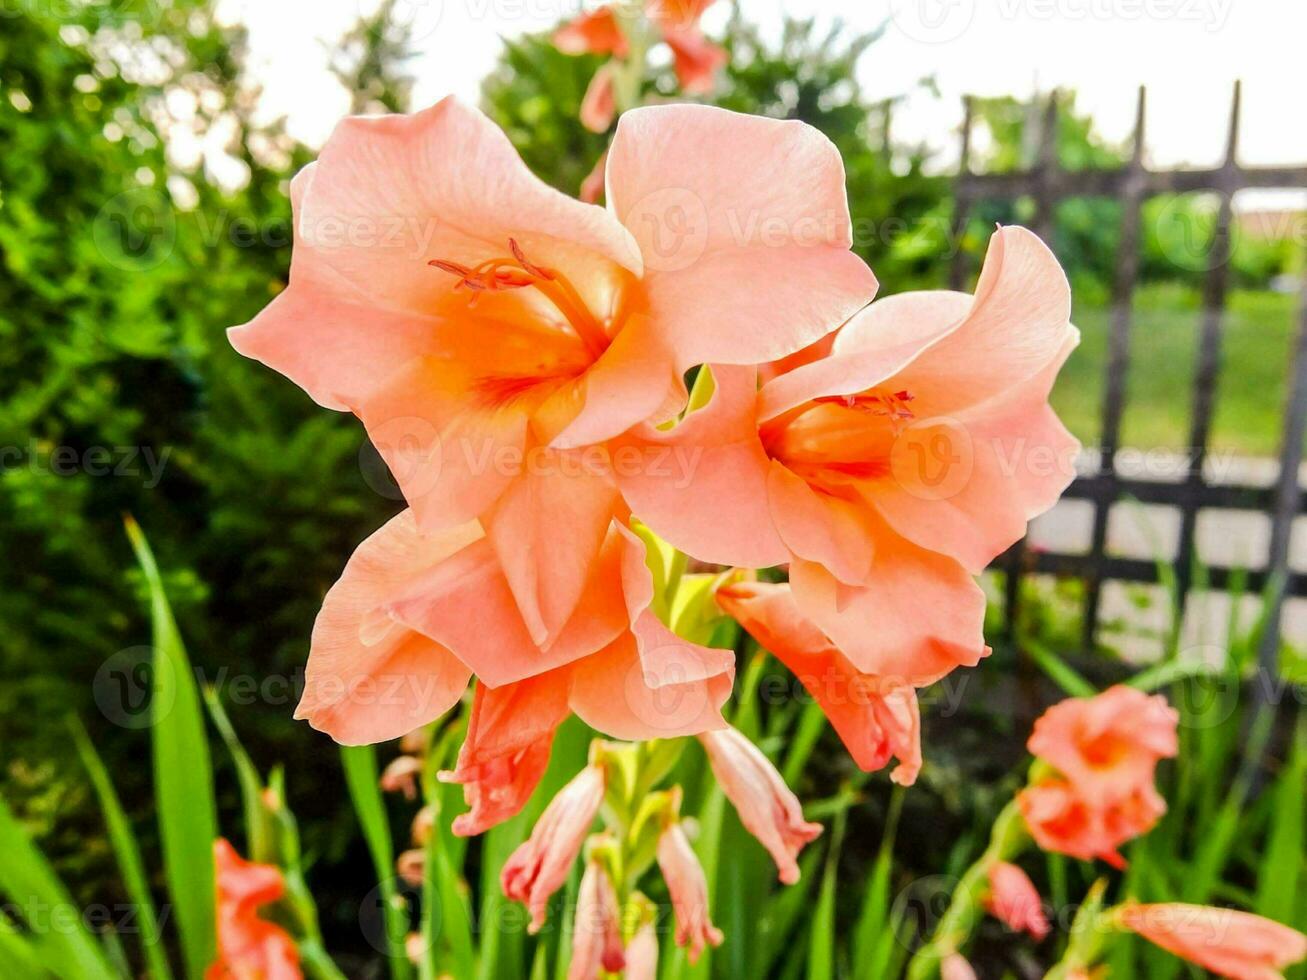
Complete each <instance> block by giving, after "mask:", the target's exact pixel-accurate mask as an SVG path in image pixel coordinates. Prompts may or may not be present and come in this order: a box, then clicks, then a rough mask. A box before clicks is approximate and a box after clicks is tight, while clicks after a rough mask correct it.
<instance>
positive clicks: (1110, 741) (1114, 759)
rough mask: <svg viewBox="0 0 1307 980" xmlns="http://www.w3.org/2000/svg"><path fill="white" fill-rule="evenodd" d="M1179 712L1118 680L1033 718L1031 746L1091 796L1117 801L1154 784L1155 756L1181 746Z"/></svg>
mask: <svg viewBox="0 0 1307 980" xmlns="http://www.w3.org/2000/svg"><path fill="white" fill-rule="evenodd" d="M1179 720H1180V716H1179V714H1178V713H1177V712H1176V711H1175V709H1174V708H1172V707H1171V706H1170V705H1168V704H1167V703H1166V698H1164V697H1162V696H1161V695H1159V694H1154V695H1149V694H1145V693H1144V692H1143V691H1138V690H1135V689H1134V688H1132V687H1125V686H1123V685H1117V686H1116V687H1112V688H1109V689H1108V690H1106V691H1104V692H1103V693H1102V694H1099V695H1097V696H1095V697H1092V698H1067V699H1066V700H1064V701H1061V702H1059V703H1058V704H1055V705H1053V707H1051V708H1049V709H1048V710H1047V711H1046V712H1044V714H1043V715H1042V716H1041V717H1040V718H1039V720H1038V721H1036V722H1035V727H1034V730H1033V732H1032V733H1031V735H1030V740H1029V742H1028V743H1027V747H1028V748H1029V749H1030V752H1031V754H1032V755H1035V756H1037V757H1039V758H1040V759H1043V760H1044V761H1045V762H1047V763H1048V764H1049V765H1051V766H1052V767H1053V768H1054V769H1056V770H1057V771H1058V772H1059V773H1061V774H1062V775H1063V776H1064V777H1066V779H1067V780H1069V781H1070V782H1071V784H1072V785H1073V786H1074V787H1075V790H1076V792H1077V793H1078V794H1079V795H1080V796H1082V797H1084V798H1085V799H1086V800H1088V801H1091V802H1099V801H1101V802H1109V803H1110V802H1114V801H1116V800H1120V799H1122V798H1125V797H1127V796H1130V795H1131V794H1133V793H1134V792H1135V791H1136V790H1137V789H1138V788H1139V787H1140V786H1142V785H1150V784H1151V783H1152V781H1153V772H1154V770H1155V769H1156V767H1157V761H1158V760H1159V759H1163V758H1169V757H1171V756H1174V755H1175V754H1176V752H1177V751H1178V748H1179V742H1178V740H1177V737H1176V725H1177V724H1178V723H1179Z"/></svg>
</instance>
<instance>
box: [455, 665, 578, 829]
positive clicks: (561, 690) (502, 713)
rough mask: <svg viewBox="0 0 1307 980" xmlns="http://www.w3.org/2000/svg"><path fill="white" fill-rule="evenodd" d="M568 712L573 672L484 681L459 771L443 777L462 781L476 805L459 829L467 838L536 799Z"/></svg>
mask: <svg viewBox="0 0 1307 980" xmlns="http://www.w3.org/2000/svg"><path fill="white" fill-rule="evenodd" d="M566 717H567V672H566V671H565V670H564V671H551V672H549V673H547V674H541V675H540V676H538V677H532V678H530V679H529V680H524V681H519V682H517V683H516V684H508V685H505V686H504V687H500V688H493V689H492V688H488V687H486V686H485V685H484V684H478V685H477V689H476V696H475V698H474V699H473V701H472V716H471V718H470V719H469V720H468V728H467V737H466V738H465V739H464V741H463V747H462V748H461V749H460V750H459V753H458V765H457V767H456V768H455V770H454V771H453V772H442V773H440V774H439V775H440V779H441V781H442V782H449V783H462V784H463V798H464V799H465V800H466V801H467V804H468V805H469V806H470V807H471V810H470V811H469V812H468V813H464V814H460V815H459V816H458V817H457V818H456V819H455V820H454V825H453V830H454V833H455V834H458V835H459V836H460V837H467V836H471V835H473V834H479V833H482V832H483V831H486V830H489V829H490V828H491V827H493V826H495V825H496V824H499V823H502V822H503V821H505V820H507V819H509V818H510V817H512V816H515V815H516V814H517V813H518V811H520V810H521V809H522V807H523V806H525V805H526V801H527V800H529V799H530V798H531V794H532V793H533V792H534V791H535V788H536V785H537V784H538V783H539V782H540V777H541V776H543V775H544V772H545V767H546V766H548V764H549V749H550V746H551V745H552V744H553V741H554V731H555V729H557V728H558V726H559V725H560V724H562V722H563V720H564V719H565V718H566Z"/></svg>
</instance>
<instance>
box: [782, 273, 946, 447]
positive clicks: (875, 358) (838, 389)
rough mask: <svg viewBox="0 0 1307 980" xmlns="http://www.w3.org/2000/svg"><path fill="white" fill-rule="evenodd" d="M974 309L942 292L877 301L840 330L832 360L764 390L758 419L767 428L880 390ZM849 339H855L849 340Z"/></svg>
mask: <svg viewBox="0 0 1307 980" xmlns="http://www.w3.org/2000/svg"><path fill="white" fill-rule="evenodd" d="M970 308H971V297H970V296H968V295H967V294H966V293H950V292H944V291H924V292H912V293H900V294H898V295H897V296H887V297H886V298H884V299H881V300H877V301H876V302H875V303H872V304H871V305H870V306H868V307H867V308H866V309H864V310H862V311H861V312H860V313H858V314H856V315H855V316H854V317H853V318H852V319H851V320H849V322H848V323H846V324H845V325H844V326H843V327H842V328H841V329H840V331H839V332H838V333H837V334H836V335H835V339H834V341H833V343H832V348H831V354H830V356H829V357H825V358H818V359H814V360H809V361H807V362H805V363H800V364H797V365H795V367H794V368H793V369H792V370H790V371H788V372H784V373H778V374H777V375H776V376H775V377H773V378H772V379H771V380H769V381H768V382H767V383H766V384H765V385H763V388H762V391H761V392H759V394H758V418H759V419H760V420H762V421H764V422H766V421H769V420H771V419H774V418H776V417H777V416H778V415H781V414H783V413H785V412H788V411H789V410H790V409H792V408H795V407H797V406H798V405H802V404H803V403H804V402H807V401H812V400H813V399H816V398H827V397H830V396H834V395H852V394H855V393H856V392H860V391H866V390H867V389H869V388H874V387H876V386H877V385H879V384H881V383H882V382H884V381H887V380H889V379H890V378H892V377H894V376H895V375H897V374H898V373H899V372H900V371H902V370H903V369H904V368H906V367H907V366H908V365H909V364H911V363H912V361H913V360H914V359H915V358H916V357H918V356H919V355H920V354H921V352H922V351H923V350H924V349H925V348H926V347H927V346H928V345H929V344H931V343H933V342H934V341H936V340H938V339H939V338H940V337H943V336H945V335H947V334H948V333H949V332H950V331H951V330H952V329H954V328H955V327H956V326H957V324H958V323H960V322H961V321H962V319H963V318H964V317H965V316H966V314H967V311H968V310H969V309H970ZM899 311H902V312H901V313H900V312H899ZM846 335H847V336H849V337H851V338H852V339H851V340H846V339H845V337H846Z"/></svg>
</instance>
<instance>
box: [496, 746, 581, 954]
mask: <svg viewBox="0 0 1307 980" xmlns="http://www.w3.org/2000/svg"><path fill="white" fill-rule="evenodd" d="M603 801H604V771H603V770H602V769H600V768H599V767H597V766H586V767H585V768H584V769H582V770H581V772H580V773H578V774H577V776H576V777H575V778H574V779H573V780H572V781H571V782H570V783H568V784H567V785H566V786H564V787H563V788H562V789H561V790H560V791H559V793H558V795H557V796H555V797H554V798H553V799H552V800H551V801H550V803H549V806H547V807H546V808H545V812H544V813H543V814H541V816H540V819H539V820H538V821H537V822H536V825H535V828H534V829H533V830H532V831H531V836H530V837H528V838H527V839H526V840H525V841H523V842H522V843H521V844H520V845H519V846H518V848H517V849H516V850H515V851H513V853H512V854H511V855H510V856H509V858H508V861H506V862H505V864H504V869H503V871H502V872H500V875H499V881H500V883H501V884H502V886H503V889H504V894H505V895H507V896H508V897H509V898H511V899H513V900H514V901H518V902H521V903H522V904H524V905H525V906H526V907H527V909H528V910H530V912H531V925H530V927H529V929H528V931H529V932H531V933H532V934H533V935H534V934H535V933H537V932H539V931H540V927H541V926H543V925H544V924H545V912H546V910H547V908H548V905H549V897H550V896H551V895H553V894H554V892H556V891H558V889H559V888H561V887H562V886H563V884H564V883H565V882H566V881H567V876H568V874H569V873H570V872H571V870H572V864H573V863H574V862H575V861H576V859H577V856H578V855H579V854H580V853H581V845H582V844H583V843H585V838H586V835H587V834H589V833H590V825H591V824H592V823H594V819H595V815H596V814H597V813H598V812H599V805H600V804H601V803H603Z"/></svg>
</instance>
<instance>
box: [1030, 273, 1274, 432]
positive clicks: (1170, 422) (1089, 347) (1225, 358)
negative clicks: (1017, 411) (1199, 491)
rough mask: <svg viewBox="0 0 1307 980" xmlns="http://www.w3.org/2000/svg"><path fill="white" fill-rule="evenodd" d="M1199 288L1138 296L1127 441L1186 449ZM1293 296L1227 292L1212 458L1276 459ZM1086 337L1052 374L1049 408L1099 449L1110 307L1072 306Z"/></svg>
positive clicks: (1150, 290) (1154, 288) (1160, 287)
mask: <svg viewBox="0 0 1307 980" xmlns="http://www.w3.org/2000/svg"><path fill="white" fill-rule="evenodd" d="M1199 307H1200V294H1199V292H1198V291H1197V290H1196V289H1193V288H1190V287H1185V286H1179V285H1173V284H1157V285H1148V286H1143V287H1141V288H1139V289H1138V290H1137V291H1136V293H1135V304H1134V308H1135V318H1134V322H1133V325H1132V330H1131V335H1130V342H1131V350H1130V353H1131V363H1130V371H1129V378H1128V379H1127V392H1128V395H1127V404H1126V414H1125V423H1124V432H1123V433H1122V442H1123V444H1124V445H1128V446H1134V447H1137V448H1141V449H1162V448H1165V449H1177V450H1179V449H1183V448H1185V447H1186V446H1187V444H1188V439H1189V415H1190V407H1191V405H1192V402H1193V390H1192V388H1193V371H1194V359H1195V355H1196V353H1197V348H1198V331H1199V329H1200V325H1201V318H1202V314H1201V311H1200V308H1199ZM1297 310H1298V298H1297V297H1296V296H1289V295H1282V294H1279V293H1272V292H1266V291H1244V290H1237V291H1234V292H1232V293H1231V294H1230V295H1229V299H1228V303H1227V309H1226V317H1225V324H1224V335H1223V346H1222V360H1221V374H1220V376H1219V381H1218V385H1217V392H1216V419H1215V424H1214V431H1213V435H1212V448H1213V449H1214V450H1215V451H1217V452H1234V453H1240V454H1246V455H1256V456H1267V455H1275V454H1277V453H1278V452H1279V450H1280V430H1281V426H1282V424H1283V423H1282V415H1283V412H1284V399H1285V390H1286V383H1287V379H1288V372H1289V369H1290V351H1291V343H1292V339H1293V333H1294V324H1295V321H1296V317H1297ZM1075 322H1076V324H1077V325H1078V326H1079V327H1080V330H1081V332H1082V334H1083V341H1082V343H1081V345H1080V348H1079V349H1078V350H1077V351H1076V352H1075V353H1074V354H1072V355H1071V359H1070V361H1068V363H1067V365H1066V367H1065V368H1064V369H1063V370H1062V374H1061V376H1060V377H1059V378H1058V382H1057V386H1056V388H1055V390H1054V392H1053V405H1054V407H1055V408H1056V409H1057V411H1058V414H1059V415H1061V417H1062V419H1063V421H1064V422H1065V423H1066V425H1067V427H1068V428H1070V430H1071V431H1072V432H1073V433H1075V434H1076V435H1077V436H1078V437H1079V438H1080V439H1081V440H1082V441H1083V442H1084V443H1085V445H1086V446H1095V445H1097V444H1098V441H1099V436H1100V432H1101V427H1102V404H1103V385H1104V381H1105V374H1104V372H1105V370H1106V365H1107V337H1108V330H1109V327H1110V323H1111V311H1110V310H1109V309H1108V308H1107V307H1105V306H1097V305H1095V306H1090V305H1088V304H1085V305H1077V308H1076V311H1075Z"/></svg>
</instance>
